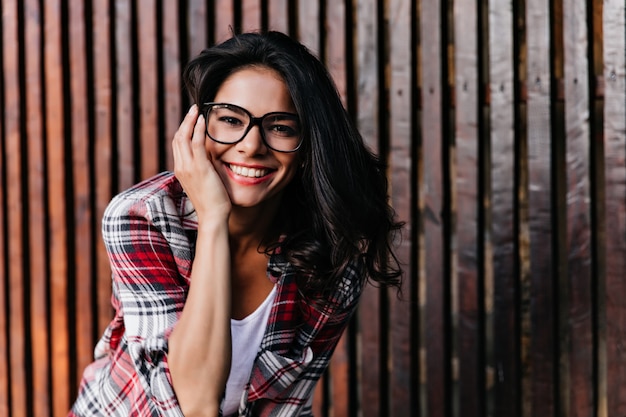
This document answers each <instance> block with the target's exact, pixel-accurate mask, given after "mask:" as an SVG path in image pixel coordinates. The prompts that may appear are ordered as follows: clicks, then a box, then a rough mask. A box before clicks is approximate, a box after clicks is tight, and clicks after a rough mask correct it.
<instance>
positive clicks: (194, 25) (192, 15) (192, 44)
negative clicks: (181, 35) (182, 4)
mask: <svg viewBox="0 0 626 417" xmlns="http://www.w3.org/2000/svg"><path fill="white" fill-rule="evenodd" d="M168 3H171V2H168ZM207 14H208V13H207V1H205V0H189V1H188V3H187V13H186V17H187V19H186V22H187V25H188V27H187V31H186V32H187V36H186V38H187V42H188V45H189V49H188V51H186V52H187V54H188V55H189V57H194V56H196V55H197V54H199V53H200V51H202V50H203V49H204V48H206V47H207V46H209V44H210V43H211V42H212V40H213V34H212V33H211V34H210V35H209V32H211V31H212V29H213V28H212V26H213V25H214V22H210V24H208V23H209V19H208V16H207Z"/></svg>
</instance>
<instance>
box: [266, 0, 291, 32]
mask: <svg viewBox="0 0 626 417" xmlns="http://www.w3.org/2000/svg"><path fill="white" fill-rule="evenodd" d="M267 15H268V29H269V30H278V31H280V32H285V33H288V32H289V2H288V1H287V0H267Z"/></svg>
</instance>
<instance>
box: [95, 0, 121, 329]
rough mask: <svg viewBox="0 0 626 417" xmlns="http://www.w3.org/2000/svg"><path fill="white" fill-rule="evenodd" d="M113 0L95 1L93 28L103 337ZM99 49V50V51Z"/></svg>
mask: <svg viewBox="0 0 626 417" xmlns="http://www.w3.org/2000/svg"><path fill="white" fill-rule="evenodd" d="M109 7H110V3H109V1H108V0H107V1H97V2H94V3H93V10H92V19H91V21H92V23H93V25H92V28H93V45H92V48H93V49H92V50H93V51H94V53H93V62H92V64H93V80H94V85H93V96H94V109H92V111H93V123H94V126H93V129H94V138H93V140H94V142H95V143H94V153H93V156H92V158H93V162H94V167H93V169H94V180H95V190H93V192H94V194H95V195H94V199H95V202H94V238H95V239H96V242H95V243H94V244H95V246H96V258H97V259H96V272H95V274H96V276H95V277H93V278H94V281H95V285H94V289H95V291H96V292H97V294H96V296H95V297H94V298H95V300H96V301H97V306H96V312H95V314H96V317H94V322H95V327H96V329H95V330H96V332H95V334H94V335H93V336H94V337H99V336H100V335H101V334H102V332H103V331H104V329H105V328H106V326H107V325H108V323H109V321H110V320H111V318H112V317H113V314H112V307H111V271H110V268H109V260H108V257H107V254H106V250H105V248H104V243H103V241H102V233H101V231H100V230H101V228H100V221H101V219H102V215H103V214H104V209H105V208H106V206H107V204H108V203H109V201H110V199H111V194H112V189H113V178H112V158H113V150H112V143H113V139H112V136H113V134H114V132H115V129H116V128H115V127H114V126H112V118H113V115H114V114H115V111H116V109H115V108H113V103H112V94H113V88H114V86H113V80H112V78H111V76H112V70H111V60H112V59H113V58H114V57H111V54H110V49H109V46H110V38H109V37H110V35H111V29H110V23H111V22H112V21H113V20H114V16H111V15H110V14H109V11H110V8H109ZM95 51H97V52H95Z"/></svg>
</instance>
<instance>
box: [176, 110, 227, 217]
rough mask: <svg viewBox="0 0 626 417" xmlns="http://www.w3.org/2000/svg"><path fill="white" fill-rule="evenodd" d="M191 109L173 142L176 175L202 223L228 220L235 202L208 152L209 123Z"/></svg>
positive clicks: (197, 111) (196, 111)
mask: <svg viewBox="0 0 626 417" xmlns="http://www.w3.org/2000/svg"><path fill="white" fill-rule="evenodd" d="M198 114H199V110H198V106H197V105H195V104H194V105H193V106H191V108H190V109H189V112H188V113H187V115H186V116H185V119H184V120H183V121H182V123H181V124H180V126H179V128H178V131H177V132H176V134H175V135H174V140H173V141H172V150H173V156H174V174H175V175H176V178H177V179H178V181H180V183H181V184H182V186H183V189H184V190H185V192H186V193H187V196H188V197H189V198H190V200H191V203H192V204H193V206H194V208H195V210H196V212H197V214H198V220H199V221H201V220H204V219H215V220H223V219H224V218H226V219H227V218H228V215H229V214H230V209H231V202H230V198H229V196H228V192H227V191H226V189H225V188H224V183H223V182H222V180H221V178H220V177H219V175H218V174H217V172H216V171H215V168H214V167H213V163H212V162H211V160H210V158H209V155H208V154H207V149H206V144H205V142H206V135H205V120H204V117H203V116H202V115H198Z"/></svg>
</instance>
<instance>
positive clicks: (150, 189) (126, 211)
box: [104, 171, 192, 218]
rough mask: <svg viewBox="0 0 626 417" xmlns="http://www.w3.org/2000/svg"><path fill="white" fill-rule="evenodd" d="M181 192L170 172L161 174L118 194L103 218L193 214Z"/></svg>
mask: <svg viewBox="0 0 626 417" xmlns="http://www.w3.org/2000/svg"><path fill="white" fill-rule="evenodd" d="M189 205H190V202H189V201H188V199H187V198H186V196H185V193H184V191H183V188H182V186H181V184H180V182H178V180H177V179H176V177H175V176H174V173H172V172H170V171H164V172H161V173H159V174H157V175H155V176H153V177H150V178H147V179H145V180H143V181H141V182H139V183H137V184H135V185H133V186H132V187H130V188H128V189H126V190H124V191H122V192H120V193H119V194H117V195H116V196H115V197H113V198H112V199H111V202H110V203H109V205H108V207H107V209H106V210H105V213H104V217H105V218H107V217H108V218H110V217H119V216H126V215H140V216H148V215H149V214H150V212H157V213H169V214H172V215H178V216H180V215H184V212H185V211H192V209H191V207H187V206H189Z"/></svg>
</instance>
